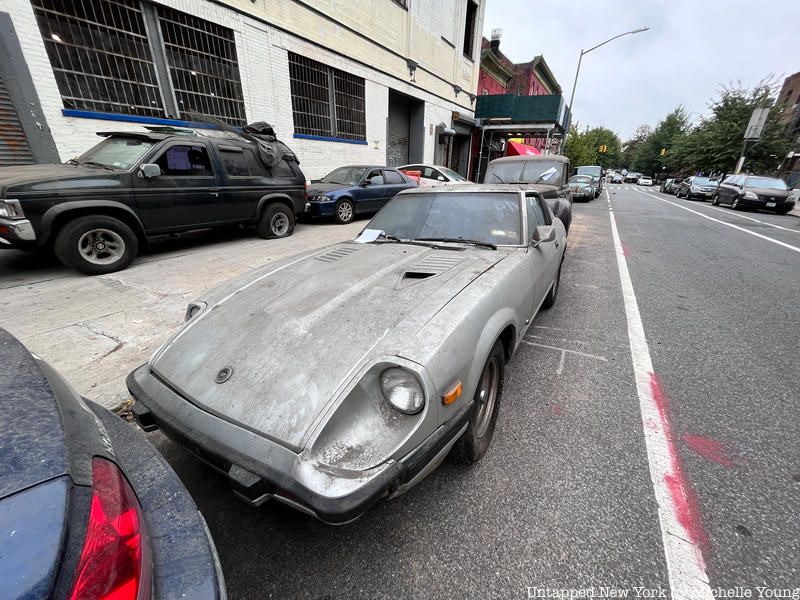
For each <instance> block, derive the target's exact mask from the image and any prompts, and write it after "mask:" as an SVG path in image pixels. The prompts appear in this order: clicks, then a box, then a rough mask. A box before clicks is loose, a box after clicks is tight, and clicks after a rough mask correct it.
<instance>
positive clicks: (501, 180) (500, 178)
mask: <svg viewBox="0 0 800 600" xmlns="http://www.w3.org/2000/svg"><path fill="white" fill-rule="evenodd" d="M492 175H494V176H495V177H497V179H499V180H500V183H506V182H505V181H503V178H502V177H500V175H498V174H497V173H492ZM506 185H508V184H506Z"/></svg>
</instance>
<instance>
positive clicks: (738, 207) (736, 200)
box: [731, 196, 742, 210]
mask: <svg viewBox="0 0 800 600" xmlns="http://www.w3.org/2000/svg"><path fill="white" fill-rule="evenodd" d="M731 208H732V209H733V210H742V203H741V202H739V196H736V198H734V199H733V202H731Z"/></svg>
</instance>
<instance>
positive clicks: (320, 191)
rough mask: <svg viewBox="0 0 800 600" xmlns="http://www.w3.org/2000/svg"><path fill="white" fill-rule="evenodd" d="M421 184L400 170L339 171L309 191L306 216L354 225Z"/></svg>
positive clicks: (364, 167) (361, 168)
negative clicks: (404, 191)
mask: <svg viewBox="0 0 800 600" xmlns="http://www.w3.org/2000/svg"><path fill="white" fill-rule="evenodd" d="M413 187H417V182H416V181H414V180H413V179H411V178H410V177H409V176H408V175H405V174H403V173H401V172H400V171H398V170H397V169H392V168H389V167H384V166H381V165H350V166H346V167H339V168H338V169H334V170H333V171H331V172H330V173H328V174H327V175H326V176H325V177H323V178H322V179H320V180H318V181H312V182H311V185H310V186H309V188H308V202H307V203H306V214H307V215H309V216H312V217H328V218H330V217H333V218H334V220H335V221H336V222H337V223H340V224H343V225H344V224H347V223H351V222H352V221H353V219H355V218H356V215H359V214H365V213H374V212H377V211H379V210H380V209H381V208H383V205H384V204H386V203H387V202H389V200H391V199H392V198H394V197H395V195H396V194H398V193H400V192H402V191H403V190H407V189H410V188H413Z"/></svg>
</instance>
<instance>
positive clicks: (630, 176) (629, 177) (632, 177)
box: [622, 171, 642, 183]
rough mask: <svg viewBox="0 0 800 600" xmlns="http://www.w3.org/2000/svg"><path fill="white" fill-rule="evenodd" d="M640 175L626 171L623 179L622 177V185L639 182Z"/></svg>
mask: <svg viewBox="0 0 800 600" xmlns="http://www.w3.org/2000/svg"><path fill="white" fill-rule="evenodd" d="M641 176H642V174H641V173H634V172H633V171H628V172H627V173H625V177H623V179H622V181H623V182H624V183H636V182H637V181H639V177H641Z"/></svg>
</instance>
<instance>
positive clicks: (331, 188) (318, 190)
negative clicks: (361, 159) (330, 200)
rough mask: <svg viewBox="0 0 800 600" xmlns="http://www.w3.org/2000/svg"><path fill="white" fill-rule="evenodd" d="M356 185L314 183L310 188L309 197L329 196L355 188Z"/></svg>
mask: <svg viewBox="0 0 800 600" xmlns="http://www.w3.org/2000/svg"><path fill="white" fill-rule="evenodd" d="M354 187H356V186H354V185H346V184H344V183H312V184H311V185H310V186H309V188H308V195H309V196H320V195H322V194H329V193H330V192H337V191H339V190H346V189H350V188H354Z"/></svg>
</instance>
